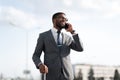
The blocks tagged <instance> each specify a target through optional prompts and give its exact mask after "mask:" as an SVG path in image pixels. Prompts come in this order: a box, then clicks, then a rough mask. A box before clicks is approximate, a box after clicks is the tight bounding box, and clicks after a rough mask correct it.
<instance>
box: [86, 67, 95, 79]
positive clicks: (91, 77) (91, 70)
mask: <svg viewBox="0 0 120 80" xmlns="http://www.w3.org/2000/svg"><path fill="white" fill-rule="evenodd" d="M88 80H95V78H94V71H93V69H92V68H90V71H89V73H88Z"/></svg>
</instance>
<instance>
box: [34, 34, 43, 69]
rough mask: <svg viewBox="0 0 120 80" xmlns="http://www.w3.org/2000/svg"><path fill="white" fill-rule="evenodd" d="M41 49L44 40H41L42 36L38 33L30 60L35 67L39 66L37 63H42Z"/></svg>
mask: <svg viewBox="0 0 120 80" xmlns="http://www.w3.org/2000/svg"><path fill="white" fill-rule="evenodd" d="M43 49H44V41H43V36H42V35H41V34H40V35H39V38H38V40H37V44H36V48H35V51H34V53H33V56H32V60H33V62H34V64H35V65H36V68H37V69H38V68H39V67H38V65H39V64H40V63H42V61H41V59H40V56H41V54H42V51H43Z"/></svg>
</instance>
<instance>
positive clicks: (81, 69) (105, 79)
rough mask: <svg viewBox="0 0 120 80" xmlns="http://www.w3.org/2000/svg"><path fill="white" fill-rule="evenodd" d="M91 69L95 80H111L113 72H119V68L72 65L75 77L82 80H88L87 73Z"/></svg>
mask: <svg viewBox="0 0 120 80" xmlns="http://www.w3.org/2000/svg"><path fill="white" fill-rule="evenodd" d="M90 69H93V72H94V77H95V80H113V77H114V73H115V70H116V69H117V70H118V71H119V72H120V66H106V65H90V64H75V65H73V70H74V75H75V77H79V76H82V80H88V76H89V71H90Z"/></svg>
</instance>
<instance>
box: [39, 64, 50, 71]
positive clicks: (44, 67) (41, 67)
mask: <svg viewBox="0 0 120 80" xmlns="http://www.w3.org/2000/svg"><path fill="white" fill-rule="evenodd" d="M39 70H40V72H41V73H48V67H47V66H46V65H44V64H41V65H40V67H39Z"/></svg>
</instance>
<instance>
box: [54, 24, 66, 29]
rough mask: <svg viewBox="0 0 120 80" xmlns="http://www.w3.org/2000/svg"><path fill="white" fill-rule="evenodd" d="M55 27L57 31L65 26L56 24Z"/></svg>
mask: <svg viewBox="0 0 120 80" xmlns="http://www.w3.org/2000/svg"><path fill="white" fill-rule="evenodd" d="M56 26H57V27H58V28H59V29H62V28H64V26H65V25H60V24H56Z"/></svg>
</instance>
